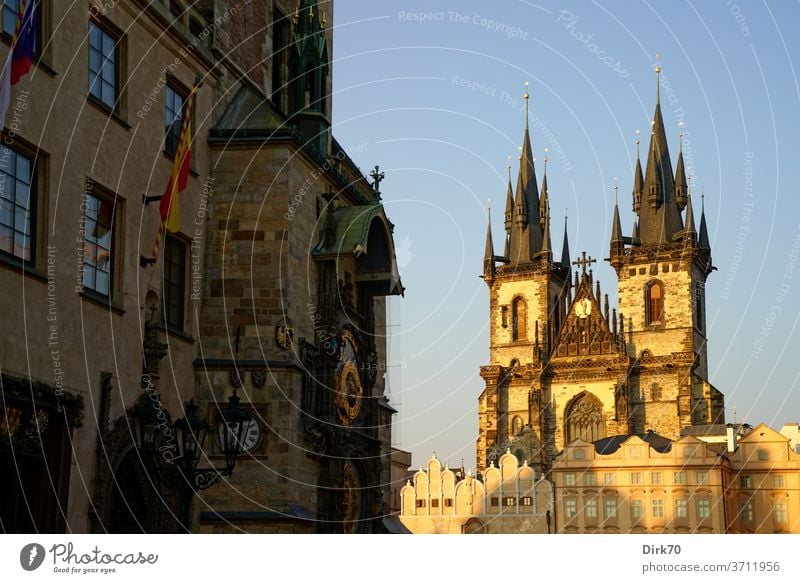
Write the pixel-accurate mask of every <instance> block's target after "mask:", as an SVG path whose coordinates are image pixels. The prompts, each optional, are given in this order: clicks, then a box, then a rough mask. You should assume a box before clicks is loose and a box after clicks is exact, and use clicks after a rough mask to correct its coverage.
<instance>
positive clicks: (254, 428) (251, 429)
mask: <svg viewBox="0 0 800 583" xmlns="http://www.w3.org/2000/svg"><path fill="white" fill-rule="evenodd" d="M243 423H244V429H243V430H242V453H245V452H249V451H253V450H254V449H255V448H256V447H258V445H259V444H260V443H261V435H262V431H261V424H260V423H259V422H258V419H255V418H250V419H248V420H247V421H244V422H243ZM223 440H224V437H223V434H220V435H219V446H220V449H224V447H223Z"/></svg>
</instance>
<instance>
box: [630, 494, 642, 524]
mask: <svg viewBox="0 0 800 583" xmlns="http://www.w3.org/2000/svg"><path fill="white" fill-rule="evenodd" d="M642 518H644V500H642V499H641V498H634V499H633V500H631V520H640V519H642Z"/></svg>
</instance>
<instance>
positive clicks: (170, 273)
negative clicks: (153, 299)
mask: <svg viewBox="0 0 800 583" xmlns="http://www.w3.org/2000/svg"><path fill="white" fill-rule="evenodd" d="M185 293H186V244H185V243H184V242H183V241H181V240H180V239H179V238H178V237H175V236H173V235H169V234H167V236H166V239H165V241H164V284H163V289H162V290H161V294H162V296H163V297H164V324H165V325H166V327H167V329H168V330H174V331H178V332H180V331H182V330H183V316H184V313H183V309H184V308H183V300H184V296H185Z"/></svg>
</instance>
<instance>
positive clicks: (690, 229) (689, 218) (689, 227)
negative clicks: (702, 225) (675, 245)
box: [683, 190, 697, 241]
mask: <svg viewBox="0 0 800 583" xmlns="http://www.w3.org/2000/svg"><path fill="white" fill-rule="evenodd" d="M683 232H684V236H686V237H689V238H690V239H691V240H692V241H696V237H697V231H695V229H694V211H693V209H692V191H691V190H688V195H687V203H686V228H685V229H684V230H683Z"/></svg>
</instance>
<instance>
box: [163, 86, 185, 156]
mask: <svg viewBox="0 0 800 583" xmlns="http://www.w3.org/2000/svg"><path fill="white" fill-rule="evenodd" d="M188 95H189V92H188V91H186V90H184V89H182V88H180V87H178V85H177V84H176V83H174V82H173V81H171V80H168V81H167V88H166V90H165V91H164V128H165V133H166V138H165V139H164V151H165V152H166V153H167V154H168V155H169V156H171V157H174V156H175V153H176V152H177V151H178V144H179V143H180V141H181V129H182V128H183V106H184V105H185V103H186V98H187V96H188Z"/></svg>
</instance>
